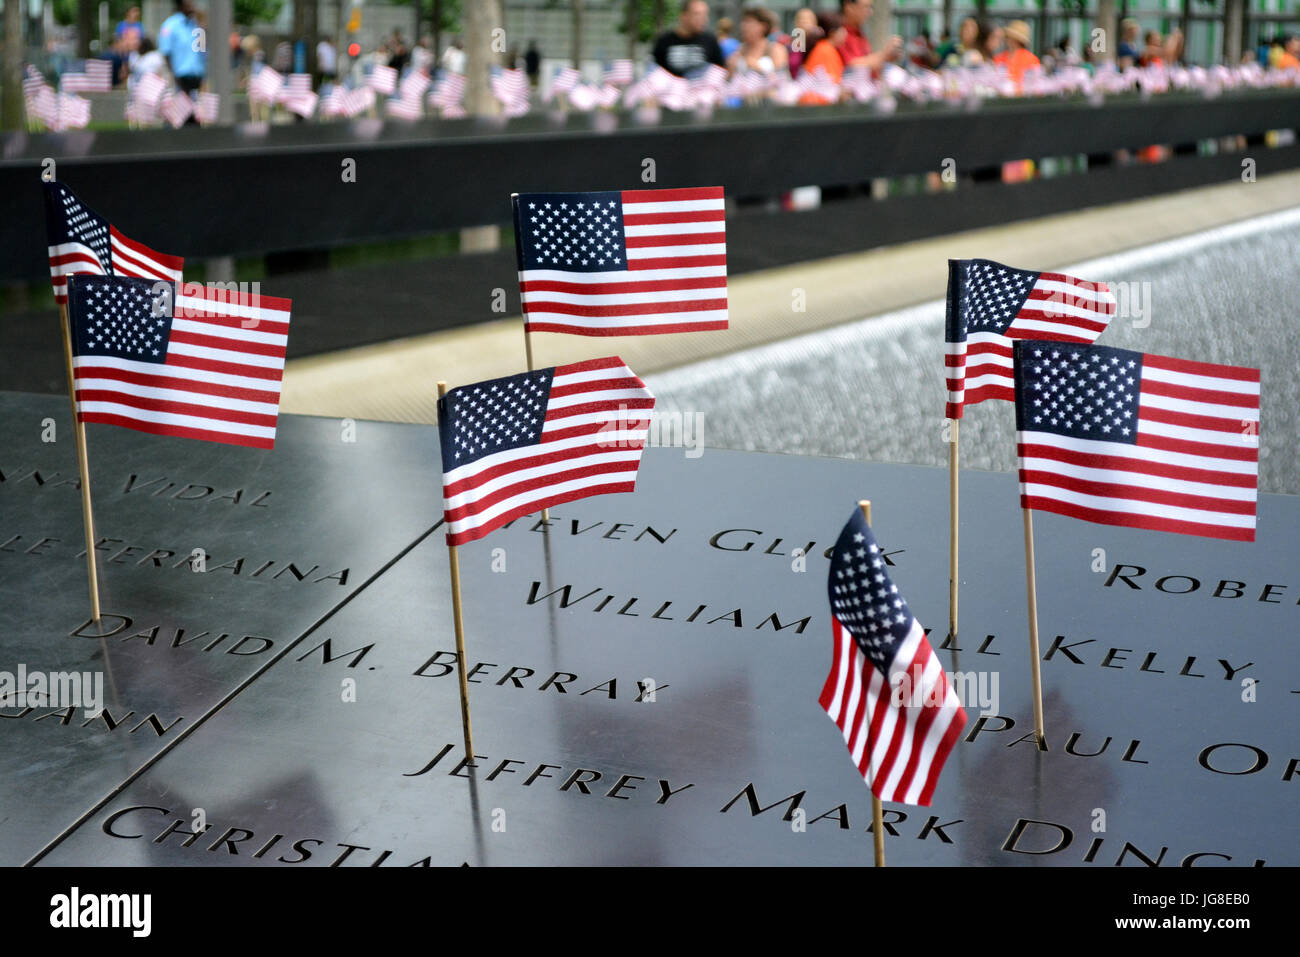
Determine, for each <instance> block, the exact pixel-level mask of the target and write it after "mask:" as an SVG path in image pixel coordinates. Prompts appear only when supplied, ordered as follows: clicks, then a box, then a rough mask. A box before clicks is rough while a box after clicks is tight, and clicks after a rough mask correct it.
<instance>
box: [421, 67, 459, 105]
mask: <svg viewBox="0 0 1300 957" xmlns="http://www.w3.org/2000/svg"><path fill="white" fill-rule="evenodd" d="M464 96H465V74H463V73H448V72H444V73H443V75H442V79H441V80H439V81H438V88H437V89H436V90H434V92H433V93H431V94H430V95H429V102H430V103H432V104H433V105H434V106H436V107H437V108H438V109H440V110H449V109H455V108H456V107H459V106H460V101H461V100H462V99H463V98H464Z"/></svg>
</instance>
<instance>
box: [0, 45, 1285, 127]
mask: <svg viewBox="0 0 1300 957" xmlns="http://www.w3.org/2000/svg"><path fill="white" fill-rule="evenodd" d="M1298 80H1300V71H1294V70H1277V69H1269V70H1265V69H1264V68H1262V67H1260V66H1259V65H1258V64H1255V63H1248V64H1242V65H1240V66H1235V67H1227V66H1222V65H1220V66H1213V67H1209V68H1205V67H1199V66H1194V67H1168V68H1167V67H1164V66H1151V67H1129V68H1126V69H1124V70H1122V71H1121V70H1118V69H1116V68H1115V67H1114V65H1113V64H1103V65H1102V66H1101V67H1100V68H1098V69H1097V71H1096V72H1095V73H1090V72H1088V71H1087V70H1085V69H1083V68H1082V67H1079V66H1063V67H1061V68H1059V69H1057V70H1056V71H1054V72H1052V73H1050V74H1046V73H1044V72H1043V71H1042V70H1029V71H1027V72H1026V74H1025V76H1024V78H1023V79H1022V81H1021V83H1020V84H1019V85H1017V84H1016V83H1014V82H1013V81H1012V80H1011V79H1010V78H1009V77H1008V76H1007V74H1006V71H1005V70H1003V69H1000V68H996V67H992V66H987V65H986V66H980V67H963V68H958V69H945V70H943V71H942V72H935V71H932V70H919V69H914V70H910V71H909V70H906V69H904V68H902V67H900V66H898V65H897V64H886V66H885V67H884V69H883V70H882V71H881V75H880V77H879V78H876V77H873V76H872V74H871V73H870V71H869V70H867V69H865V68H862V67H850V68H848V69H847V70H845V71H844V75H843V77H842V78H841V79H839V80H836V79H834V78H832V77H830V76H829V75H827V74H826V73H825V71H822V70H815V71H812V72H808V71H804V72H801V73H800V74H799V76H798V77H796V78H791V77H790V76H789V75H788V74H786V73H785V72H784V71H779V72H775V73H762V72H759V71H755V70H745V71H741V72H738V73H736V74H734V75H730V76H729V75H728V73H727V71H726V70H724V69H723V68H722V67H719V66H716V65H714V64H708V65H707V66H706V67H705V68H704V69H703V70H701V71H700V72H699V73H698V74H697V75H696V76H694V77H692V78H690V79H684V78H682V77H679V76H676V75H674V74H672V73H669V72H668V71H667V70H664V69H662V68H659V67H654V68H652V69H651V70H650V71H649V72H647V73H646V74H645V75H644V76H643V77H642V78H641V79H639V80H634V69H633V65H632V61H630V60H616V61H614V62H613V63H612V64H610V65H608V66H607V67H606V68H605V70H604V74H603V83H602V84H601V85H595V84H587V83H583V82H582V77H581V73H580V72H579V71H578V70H577V69H575V68H573V67H561V68H560V69H559V70H558V71H557V73H556V74H555V77H554V79H553V82H552V83H551V85H550V88H549V89H548V91H547V93H546V95H545V97H544V102H548V103H549V102H552V101H554V100H555V99H556V98H557V97H562V98H563V100H564V102H565V103H566V104H567V105H568V106H569V107H571V108H573V109H575V110H578V111H580V112H589V111H592V110H596V109H612V108H614V107H615V106H618V105H619V104H620V102H621V104H622V105H623V106H624V107H627V108H633V107H636V106H638V105H643V104H647V103H655V104H658V105H660V106H663V107H665V108H666V109H670V110H675V111H686V110H694V109H707V108H711V107H713V106H716V105H718V104H720V103H723V102H728V101H735V100H742V101H747V102H753V101H756V100H763V99H771V100H772V101H773V102H776V103H778V104H783V105H787V106H788V105H794V104H796V103H799V102H801V101H803V100H804V99H805V96H806V95H809V94H811V95H812V96H813V97H815V98H816V99H817V100H819V101H824V102H837V101H839V100H841V99H842V98H847V99H850V100H852V101H854V102H858V103H872V102H874V103H876V104H877V105H878V106H880V107H882V108H888V107H891V106H892V105H893V103H894V101H895V100H896V98H903V99H908V100H913V101H916V102H922V103H923V102H931V101H939V100H970V99H979V98H986V97H996V96H1017V95H1024V96H1040V97H1041V96H1061V95H1084V96H1090V97H1097V96H1103V95H1113V94H1121V93H1127V92H1133V91H1141V92H1143V93H1144V94H1149V93H1165V92H1168V91H1170V90H1175V91H1189V90H1190V91H1199V92H1201V93H1202V94H1204V95H1206V96H1213V95H1215V94H1217V93H1218V92H1220V91H1222V90H1225V89H1234V88H1238V87H1250V88H1265V87H1274V86H1289V85H1294V84H1295V83H1296V82H1297V81H1298ZM490 84H491V89H492V93H493V96H494V97H495V98H496V99H497V101H498V102H499V103H500V104H501V105H502V108H503V111H504V113H505V114H506V115H507V116H522V115H524V114H525V113H527V112H528V111H529V110H530V109H531V91H530V85H529V83H528V79H527V77H526V75H525V74H524V72H523V71H522V70H514V69H499V68H498V69H494V71H493V74H492V77H491V81H490ZM111 89H112V64H111V62H110V61H108V60H87V61H85V65H84V67H83V69H82V70H81V71H77V72H71V73H65V74H63V76H62V77H61V81H60V89H59V90H57V91H56V90H55V89H54V88H53V87H51V86H50V85H49V84H47V83H46V82H45V80H44V78H43V77H42V76H41V75H40V74H39V73H38V72H37V71H36V70H35V69H34V68H33V67H31V66H30V65H29V66H28V67H27V74H26V76H25V77H24V79H23V94H24V101H25V103H26V106H27V115H28V117H29V119H30V120H32V121H34V122H39V123H40V124H42V125H44V126H45V127H47V128H49V129H51V130H65V129H79V128H83V127H85V126H86V125H87V124H88V123H89V122H90V115H91V113H90V111H91V106H90V102H89V101H88V100H85V99H83V98H81V97H79V96H78V95H77V94H78V93H99V92H108V91H109V90H111ZM426 91H427V92H428V97H427V106H428V108H429V109H430V110H433V111H436V112H437V113H438V114H439V115H441V116H443V117H446V118H458V117H463V116H465V115H466V111H465V108H464V105H463V100H464V94H465V77H464V75H463V74H459V73H446V74H445V75H444V76H443V77H442V78H441V79H440V80H438V81H437V82H436V83H435V82H434V81H433V80H432V79H431V78H430V77H429V76H428V74H426V73H424V72H423V71H412V72H411V73H409V74H408V75H407V76H406V77H405V78H400V77H399V75H398V72H397V71H396V70H395V69H393V68H392V67H387V66H375V67H373V68H372V69H371V71H370V72H369V73H367V74H366V75H365V76H364V77H363V80H362V84H361V85H360V86H359V87H356V88H350V87H347V86H345V85H341V84H340V85H336V86H334V87H333V88H332V89H331V90H330V91H329V92H328V93H327V94H326V95H325V97H324V98H323V99H322V98H321V97H320V96H318V94H316V93H315V92H313V91H312V88H311V77H310V75H308V74H289V75H288V76H284V75H283V74H280V73H279V72H277V71H276V70H274V69H272V68H270V67H263V68H262V69H261V70H259V71H258V73H257V74H255V75H254V76H253V78H252V79H251V80H250V81H249V86H248V98H249V102H250V105H251V106H252V107H253V109H254V111H257V110H258V109H259V107H260V108H269V107H271V106H281V107H283V108H284V109H286V110H288V111H289V112H291V113H295V114H297V115H298V116H301V117H303V118H307V119H310V118H311V117H313V116H314V115H316V114H317V111H318V109H319V113H320V115H321V116H322V117H324V118H334V117H349V118H350V117H355V116H359V115H361V114H363V113H369V112H373V111H374V110H375V108H376V107H377V104H378V97H380V96H382V97H388V98H389V99H387V100H386V101H385V107H384V112H385V114H386V115H388V116H390V117H394V118H398V119H406V120H417V119H420V118H421V117H423V116H424V115H425V102H424V101H422V98H423V97H424V95H425V93H426ZM218 104H219V101H218V99H217V94H214V93H200V94H198V95H197V96H196V97H193V98H191V97H189V96H188V95H187V94H184V93H182V92H180V91H168V90H167V86H166V81H164V80H163V79H162V78H161V77H159V76H157V75H156V74H146V75H145V76H144V77H142V78H140V80H138V81H137V82H136V83H135V84H134V85H133V87H132V88H131V91H130V96H129V99H128V102H127V107H126V118H127V120H128V121H129V122H131V123H132V124H137V125H148V124H151V123H154V122H157V120H158V118H159V117H160V116H161V117H162V118H163V119H164V120H166V121H167V122H168V123H170V124H171V125H172V126H181V125H183V124H184V123H185V122H186V121H188V119H189V118H190V117H191V116H194V117H195V118H196V119H198V121H199V122H200V123H205V124H206V123H214V122H216V119H217V111H218Z"/></svg>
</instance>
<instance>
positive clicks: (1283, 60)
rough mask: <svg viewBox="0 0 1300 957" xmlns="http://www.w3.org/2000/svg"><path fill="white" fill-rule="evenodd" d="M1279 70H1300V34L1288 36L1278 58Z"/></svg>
mask: <svg viewBox="0 0 1300 957" xmlns="http://www.w3.org/2000/svg"><path fill="white" fill-rule="evenodd" d="M1277 68H1278V69H1279V70H1300V36H1291V37H1288V38H1287V41H1286V46H1285V47H1284V48H1283V50H1282V55H1281V56H1280V57H1278V58H1277Z"/></svg>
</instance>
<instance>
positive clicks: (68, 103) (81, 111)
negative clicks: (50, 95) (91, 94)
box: [56, 93, 90, 130]
mask: <svg viewBox="0 0 1300 957" xmlns="http://www.w3.org/2000/svg"><path fill="white" fill-rule="evenodd" d="M89 125H90V101H89V100H87V99H85V98H84V97H80V96H77V95H76V94H73V93H60V94H59V114H58V120H57V123H56V129H60V130H80V129H85V127H87V126H89Z"/></svg>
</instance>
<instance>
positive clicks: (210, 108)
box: [194, 93, 221, 124]
mask: <svg viewBox="0 0 1300 957" xmlns="http://www.w3.org/2000/svg"><path fill="white" fill-rule="evenodd" d="M220 113H221V95H220V94H218V93H200V94H199V98H198V102H197V103H195V104H194V115H195V116H197V117H198V119H199V122H200V123H204V124H208V123H215V122H217V117H218V115H219V114H220Z"/></svg>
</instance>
